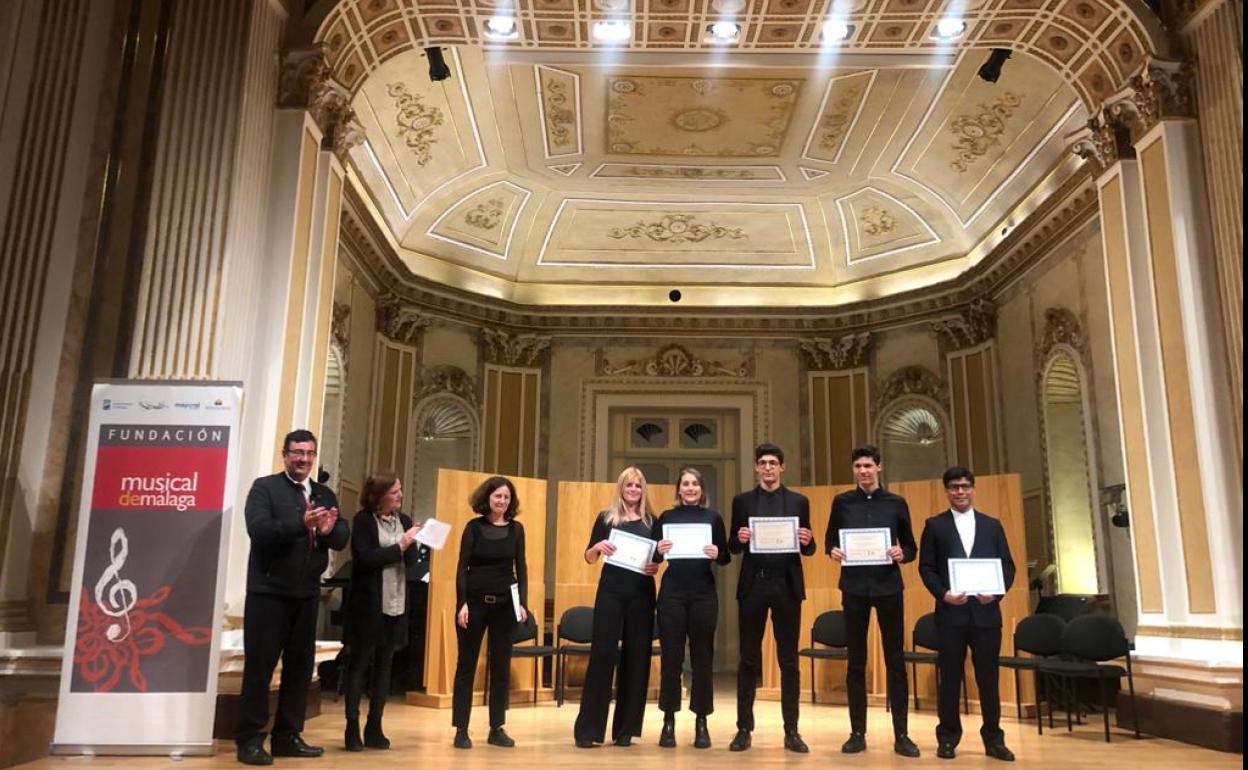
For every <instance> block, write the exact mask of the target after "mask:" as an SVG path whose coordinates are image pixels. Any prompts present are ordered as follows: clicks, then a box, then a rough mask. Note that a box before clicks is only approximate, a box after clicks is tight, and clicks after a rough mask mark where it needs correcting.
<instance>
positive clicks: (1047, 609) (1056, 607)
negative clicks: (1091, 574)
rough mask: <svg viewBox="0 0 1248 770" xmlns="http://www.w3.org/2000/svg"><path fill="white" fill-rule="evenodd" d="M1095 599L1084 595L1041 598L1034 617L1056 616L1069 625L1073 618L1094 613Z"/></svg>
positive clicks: (1058, 595)
mask: <svg viewBox="0 0 1248 770" xmlns="http://www.w3.org/2000/svg"><path fill="white" fill-rule="evenodd" d="M1095 598H1096V597H1094V596H1087V595H1085V594H1054V595H1052V596H1041V597H1040V601H1039V602H1037V603H1036V611H1035V614H1036V615H1057V616H1058V617H1060V618H1061V619H1062V620H1064V621H1066V622H1067V623H1069V622H1070V621H1072V620H1074V619H1075V618H1078V617H1081V616H1083V615H1091V614H1092V613H1093V612H1096V609H1097V608H1096V605H1095V604H1094V600H1095Z"/></svg>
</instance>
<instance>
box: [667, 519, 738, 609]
mask: <svg viewBox="0 0 1248 770" xmlns="http://www.w3.org/2000/svg"><path fill="white" fill-rule="evenodd" d="M666 524H709V525H711V542H712V543H714V544H715V546H716V547H717V548H719V557H718V558H716V559H715V563H716V564H727V563H728V562H730V561H732V554H731V553H730V552H729V551H728V537H727V535H726V534H725V532H724V518H723V517H722V516H720V515H719V511H713V510H711V509H710V508H703V507H702V506H700V505H684V504H681V505H678V506H676V507H675V508H669V509H668V510H666V511H664V512H663V515H662V516H660V517H659V520H658V522H657V524H656V525H655V537H656V538H657V539H659V540H663V539H664V534H663V527H664V525H666ZM655 557H656V559H662V556H661V555H660V554H658V553H657V552H656V554H655ZM707 588H709V589H710V590H712V591H713V590H714V589H715V575H714V573H713V572H712V571H711V560H710V559H673V560H671V561H669V562H668V563H667V571H666V572H665V573H663V588H662V589H661V590H663V591H668V590H673V589H677V590H681V591H689V590H693V591H700V590H704V589H707Z"/></svg>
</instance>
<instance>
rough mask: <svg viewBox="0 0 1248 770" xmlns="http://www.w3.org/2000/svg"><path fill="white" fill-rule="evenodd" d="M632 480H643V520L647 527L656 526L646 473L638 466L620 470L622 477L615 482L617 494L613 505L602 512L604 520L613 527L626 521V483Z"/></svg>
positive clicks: (613, 499)
mask: <svg viewBox="0 0 1248 770" xmlns="http://www.w3.org/2000/svg"><path fill="white" fill-rule="evenodd" d="M630 481H640V482H641V505H640V507H641V520H642V521H644V522H645V523H646V526H647V527H650V526H654V509H653V508H651V507H650V496H649V495H648V494H647V493H646V475H645V474H644V473H642V472H641V470H640V469H639V468H637V467H636V466H632V465H630V466H628V467H627V468H625V469H624V470H622V471H620V478H619V480H617V481H616V482H615V496H614V497H612V498H611V507H610V508H608V509H607V510H605V511H603V512H602V520H603V521H605V522H606V523H607V524H609V525H610V526H612V527H618V526H620V525H621V524H623V523H624V517H625V516H627V515H628V508H627V507H626V506H625V505H624V485H625V484H627V483H628V482H630Z"/></svg>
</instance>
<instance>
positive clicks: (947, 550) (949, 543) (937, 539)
mask: <svg viewBox="0 0 1248 770" xmlns="http://www.w3.org/2000/svg"><path fill="white" fill-rule="evenodd" d="M966 558H972V559H1000V560H1001V572H1002V573H1003V574H1004V577H1005V587H1006V588H1007V589H1008V588H1009V587H1010V586H1011V585H1013V583H1014V559H1013V558H1012V557H1011V556H1010V544H1009V543H1007V542H1006V540H1005V528H1004V527H1002V526H1001V522H1000V521H998V520H997V519H994V518H992V517H991V516H986V515H984V514H982V513H980V512H979V511H976V512H975V543H974V544H973V545H972V546H971V553H970V554H969V556H968V554H967V553H966V549H965V548H963V547H962V538H961V537H959V536H958V525H957V524H955V523H954V521H953V514H952V513H950V512H949V511H945V512H944V513H941V514H937V515H935V516H933V517H932V518H930V519H928V520H927V523H926V524H924V525H923V536H922V538H920V543H919V575H920V576H921V577H922V578H923V585H925V586H927V590H928V591H930V592H931V594H932V596H934V597H936V622H937V623H939V624H941V625H952V626H979V627H983V628H999V627H1000V626H1001V597H997V598H996V599H994V600H993V601H992V602H989V603H988V604H980V603H979V600H978V599H976V598H975V597H973V596H972V597H969V598H968V599H967V602H966V604H962V605H957V606H955V605H952V604H950V603H948V602H946V601H945V593H946V592H947V591H948V590H949V560H950V559H966Z"/></svg>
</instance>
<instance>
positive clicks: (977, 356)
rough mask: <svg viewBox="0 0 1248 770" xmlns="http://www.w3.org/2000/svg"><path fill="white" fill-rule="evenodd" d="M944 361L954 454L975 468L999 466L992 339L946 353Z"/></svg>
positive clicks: (992, 469)
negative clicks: (947, 382) (946, 362)
mask: <svg viewBox="0 0 1248 770" xmlns="http://www.w3.org/2000/svg"><path fill="white" fill-rule="evenodd" d="M948 363H949V400H950V412H951V414H950V417H951V418H952V419H953V433H954V438H955V442H954V450H955V451H954V456H955V457H956V458H957V461H958V463H960V464H962V465H965V466H967V467H968V468H974V469H975V470H976V471H977V472H982V473H993V472H995V471H997V470H999V469H1000V468H1001V466H1002V462H1001V432H1000V426H999V416H998V414H997V411H998V410H997V403H998V401H997V372H996V348H995V343H993V342H987V343H985V344H983V345H979V346H976V347H973V348H966V349H965V350H959V351H956V352H953V353H950V354H949V356H948Z"/></svg>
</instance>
